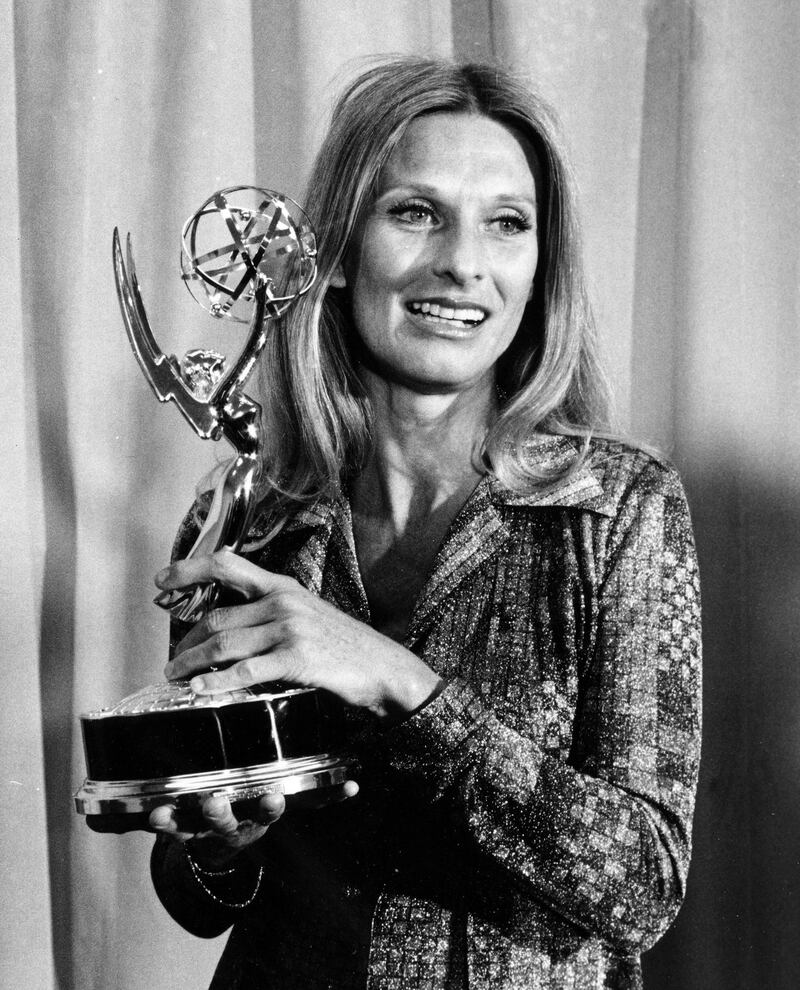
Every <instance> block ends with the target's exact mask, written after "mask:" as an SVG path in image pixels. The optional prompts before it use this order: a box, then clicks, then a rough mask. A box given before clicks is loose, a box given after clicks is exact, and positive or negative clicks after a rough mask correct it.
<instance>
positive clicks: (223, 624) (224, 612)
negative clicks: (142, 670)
mask: <svg viewBox="0 0 800 990" xmlns="http://www.w3.org/2000/svg"><path fill="white" fill-rule="evenodd" d="M276 615H277V609H276V603H275V600H274V598H273V597H270V596H267V597H266V598H257V599H256V600H255V601H253V602H247V604H245V605H234V606H233V607H230V608H215V609H214V610H213V611H211V612H209V613H208V615H206V616H204V617H203V618H202V619H201V620H200V621H199V622H196V623H195V624H194V625H193V626H192V628H191V629H190V630H189V632H188V633H187V634H186V635H185V636H184V637H183V639H182V640H181V641H180V643H178V645H177V647H176V648H175V652H176V654H177V653H183V652H184V651H185V650H189V649H191V648H192V647H193V646H197V645H198V644H200V643H202V642H204V641H205V640H207V639H210V638H211V637H212V636H213V635H215V634H216V633H219V632H223V631H224V630H227V629H248V628H250V627H251V626H259V625H263V624H264V623H266V622H269V621H271V620H272V619H274V618H275V617H276Z"/></svg>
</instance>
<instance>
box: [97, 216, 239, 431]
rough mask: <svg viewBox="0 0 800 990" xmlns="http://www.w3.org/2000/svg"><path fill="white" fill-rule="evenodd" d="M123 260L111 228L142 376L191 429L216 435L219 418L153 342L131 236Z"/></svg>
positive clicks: (117, 272)
mask: <svg viewBox="0 0 800 990" xmlns="http://www.w3.org/2000/svg"><path fill="white" fill-rule="evenodd" d="M126 246H127V263H126V259H124V258H123V256H122V247H121V245H120V240H119V230H118V229H117V228H116V227H115V228H114V238H113V255H114V278H115V280H116V285H117V296H118V298H119V305H120V309H121V311H122V319H123V322H124V323H125V330H126V332H127V334H128V340H129V341H130V343H131V347H132V348H133V352H134V354H135V355H136V358H137V360H138V362H139V366H140V367H141V369H142V371H143V372H144V376H145V378H146V379H147V380H148V382H149V383H150V386H151V388H152V389H153V391H154V392H155V394H156V396H157V397H158V399H159V400H160V401H161V402H169V401H170V400H173V401H174V402H175V403H176V404H177V406H178V408H179V409H180V411H181V412H182V413H183V415H184V416H185V417H186V419H187V420H188V421H189V423H191V425H192V427H193V428H194V430H195V432H196V433H197V434H198V435H199V436H201V437H203V438H209V437H216V436H217V435H218V434H219V430H220V426H219V418H218V416H217V413H216V410H215V408H214V406H213V405H211V404H210V403H208V402H204V401H202V400H200V399H198V398H197V397H196V396H195V395H194V394H193V393H192V392H191V390H190V389H189V388H188V387H187V385H186V383H185V382H184V380H183V379H182V378H181V375H180V372H179V371H178V369H177V367H176V363H175V359H174V358H169V357H167V356H166V355H165V354H164V353H163V352H162V351H161V349H160V348H159V346H158V344H157V343H156V340H155V337H154V336H153V332H152V330H151V329H150V323H149V321H148V319H147V313H146V311H145V308H144V303H143V301H142V296H141V293H140V291H139V282H138V279H137V277H136V266H135V264H134V261H133V248H132V245H131V236H130V234H128V237H127V245H126Z"/></svg>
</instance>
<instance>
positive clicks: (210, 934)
mask: <svg viewBox="0 0 800 990" xmlns="http://www.w3.org/2000/svg"><path fill="white" fill-rule="evenodd" d="M236 862H237V864H238V865H237V867H236V869H235V870H234V872H232V873H230V874H227V875H222V876H219V877H213V878H212V877H208V878H207V879H206V880H205V881H203V885H201V882H200V881H199V880H198V878H197V876H196V875H195V874H194V873H193V872H192V869H191V867H190V865H189V860H188V858H187V856H186V853H185V850H184V848H183V843H181V842H178V841H177V840H175V839H171V838H169V837H168V836H164V835H159V836H158V837H157V838H156V841H155V845H154V846H153V851H152V853H151V856H150V875H151V877H152V880H153V886H154V888H155V891H156V894H157V895H158V899H159V900H160V901H161V903H162V904H163V906H164V908H165V909H166V911H167V913H168V914H169V915H170V916H171V917H172V919H173V920H174V921H177V923H178V924H179V925H180V926H181V927H182V928H185V929H186V931H187V932H189V933H190V934H192V935H196V936H197V937H198V938H216V936H217V935H221V934H222V933H223V932H224V931H225V930H226V929H228V928H230V926H231V925H232V924H233V923H234V921H236V919H237V918H238V917H239V916H240V915H241V913H242V911H243V910H245V909H246V908H247V907H249V906H250V904H251V903H252V902H253V900H254V895H255V894H257V892H258V886H259V877H260V874H259V869H258V866H257V865H256V863H255V862H254V860H252V859H250V858H249V857H246V856H245V855H244V854H242V855H241V856H239V857H237V860H236ZM212 884H213V888H212ZM230 905H240V906H238V907H236V906H234V907H231V906H230Z"/></svg>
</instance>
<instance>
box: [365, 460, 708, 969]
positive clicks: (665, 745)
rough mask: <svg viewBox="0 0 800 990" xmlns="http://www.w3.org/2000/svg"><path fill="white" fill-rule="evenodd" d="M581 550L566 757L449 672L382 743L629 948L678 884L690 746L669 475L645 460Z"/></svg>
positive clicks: (694, 679)
mask: <svg viewBox="0 0 800 990" xmlns="http://www.w3.org/2000/svg"><path fill="white" fill-rule="evenodd" d="M601 529H602V526H598V527H596V530H597V531H598V532H599V531H600V530H601ZM594 551H595V556H596V559H597V561H598V562H599V565H598V570H599V573H598V575H597V579H596V591H595V598H594V613H593V614H594V628H593V637H592V644H591V647H590V649H589V656H588V658H587V663H586V665H585V668H584V670H583V673H582V677H581V684H580V695H581V697H582V701H581V703H580V705H579V708H578V710H577V712H576V716H575V723H574V733H573V746H572V751H571V754H570V758H569V760H568V761H562V760H560V759H558V758H557V757H555V756H553V755H550V754H548V753H546V752H544V751H543V750H542V748H541V747H540V746H539V744H538V743H537V742H536V741H535V740H532V739H531V738H529V737H525V736H524V735H521V734H519V733H518V732H516V731H512V730H511V729H510V728H509V727H507V726H506V725H504V724H503V723H502V722H501V721H500V720H499V719H498V718H497V717H496V716H495V715H494V714H493V712H492V710H491V707H489V706H487V705H486V704H485V703H484V702H483V701H482V700H481V699H480V698H479V697H478V695H477V694H476V692H475V691H473V690H472V689H471V688H470V687H469V686H468V685H466V684H465V683H462V682H452V683H450V684H449V685H448V686H447V687H446V688H445V690H444V691H443V692H442V693H441V694H440V695H439V696H438V697H437V698H436V699H435V700H433V701H432V702H431V703H430V704H429V705H428V706H426V707H425V708H423V709H422V710H421V711H419V712H418V713H417V714H415V715H414V717H413V718H411V719H410V720H408V721H407V722H405V723H403V724H401V725H399V726H397V727H395V728H394V729H392V730H391V731H390V732H389V733H387V736H386V738H385V740H384V746H385V748H386V752H387V754H388V760H389V763H390V764H391V765H392V766H393V767H394V768H395V769H397V770H398V771H400V772H402V773H404V774H412V775H413V776H414V779H415V783H416V784H417V785H418V786H419V787H420V788H421V789H422V791H423V792H424V793H425V794H426V795H427V796H428V797H429V798H430V799H431V800H434V801H447V802H449V803H450V811H451V813H452V814H454V815H455V817H456V819H457V820H458V821H460V822H461V824H462V827H464V828H466V829H467V830H468V833H469V836H470V838H471V841H472V842H473V843H475V844H477V846H478V848H479V850H480V852H481V853H483V854H484V855H485V856H486V857H488V859H489V860H490V862H491V863H493V864H494V866H493V869H495V870H499V871H501V876H502V877H505V881H506V882H508V879H509V877H510V878H511V879H512V880H513V881H515V882H516V884H517V887H518V889H521V890H522V892H523V895H524V896H528V897H533V898H535V899H536V900H538V901H539V902H540V903H544V904H546V905H548V906H549V907H550V908H551V909H552V910H554V911H556V912H557V913H558V914H560V915H561V916H562V917H564V918H566V919H568V920H569V921H570V922H572V923H573V924H575V925H577V926H578V927H579V928H580V929H582V930H584V931H587V932H589V933H591V934H593V935H595V936H597V937H600V938H602V939H604V940H606V941H608V942H610V943H612V944H614V945H615V946H616V947H617V948H618V950H619V951H622V952H623V953H625V954H636V953H639V952H641V951H642V950H643V949H645V948H647V947H649V946H650V945H651V944H652V943H653V942H655V941H656V940H657V939H658V937H659V936H660V935H661V934H662V933H663V932H664V930H665V929H666V928H667V927H668V926H669V924H670V923H671V921H672V920H673V919H674V917H675V915H676V913H677V911H678V908H679V906H680V903H681V901H682V898H683V895H684V892H685V886H686V874H687V869H688V863H689V856H690V844H691V820H692V813H693V805H694V793H695V787H696V781H697V772H698V764H699V755H700V717H701V711H700V707H701V701H700V688H701V680H700V676H701V675H700V632H699V588H698V574H697V564H696V559H695V552H694V544H693V539H692V534H691V528H690V521H689V515H688V508H687V505H686V500H685V497H684V494H683V490H682V488H681V486H680V482H679V480H678V478H677V476H676V474H675V473H674V471H672V470H671V469H667V468H664V467H662V466H661V465H659V464H657V463H655V462H650V463H649V466H648V467H646V468H645V469H644V470H643V471H642V472H641V473H640V474H639V475H638V476H637V477H636V478H635V479H634V482H633V483H632V484H631V485H630V486H629V489H628V491H627V494H626V495H625V496H623V498H622V499H621V501H620V505H619V508H618V512H617V515H616V518H615V519H614V520H613V522H611V523H610V525H606V527H605V533H604V535H603V536H602V537H598V536H597V535H596V536H595V546H594Z"/></svg>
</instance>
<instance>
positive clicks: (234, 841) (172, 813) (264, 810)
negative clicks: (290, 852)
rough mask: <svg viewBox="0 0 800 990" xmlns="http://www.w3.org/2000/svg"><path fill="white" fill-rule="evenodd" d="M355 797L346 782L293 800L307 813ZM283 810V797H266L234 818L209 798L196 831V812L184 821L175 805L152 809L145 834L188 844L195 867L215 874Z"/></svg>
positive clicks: (226, 804)
mask: <svg viewBox="0 0 800 990" xmlns="http://www.w3.org/2000/svg"><path fill="white" fill-rule="evenodd" d="M356 794H358V784H357V783H356V782H355V781H354V780H348V781H345V783H344V784H341V785H339V786H338V787H334V788H331V789H328V788H326V789H325V790H324V791H322V792H315V791H309V792H306V793H304V794H301V795H296V797H295V799H294V800H295V801H297V802H299V803H301V804H302V806H303V807H304V808H306V809H311V808H315V807H319V808H322V807H324V806H325V805H327V804H333V803H338V802H340V801H345V800H347V798H351V797H355V795H356ZM285 809H286V800H285V798H284V797H283V795H282V794H265V795H264V796H263V797H261V798H259V799H258V800H256V801H249V802H247V803H243V804H241V805H237V809H236V811H237V813H238V816H239V817H237V814H234V809H233V808H232V807H231V803H230V801H229V800H228V799H227V798H226V797H224V796H222V795H220V794H212V795H211V796H210V797H207V798H206V799H205V801H203V804H202V806H201V809H200V815H201V822H200V823H199V824H200V827H199V828H198V820H197V813H196V812H195V813H194V815H193V816H192V817H191V818H187V817H186V816H185V815H182V814H181V813H180V812H178V811H177V810H176V808H175V806H174V805H171V804H167V805H160V806H159V807H158V808H154V809H153V811H152V812H151V813H150V818H149V829H148V831H152V832H155V833H157V834H158V835H166V836H169V837H170V838H172V839H174V840H176V841H177V842H184V843H190V845H189V846H188V848H189V850H190V852H191V856H192V859H193V860H194V861H195V862H196V863H197V865H198V866H199V867H201V868H207V869H211V870H214V869H220V868H224V867H225V866H226V865H227V864H229V863H230V862H231V861H232V860H233V859H235V858H236V857H237V856H238V855H239V853H241V852H243V851H244V850H245V849H248V848H249V847H250V846H252V845H253V843H255V842H258V840H259V839H261V838H262V837H263V836H264V835H265V834H266V831H267V829H268V828H269V827H270V826H271V825H274V824H275V822H276V821H278V819H279V818H280V817H281V815H282V814H283V812H284V811H285Z"/></svg>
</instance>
